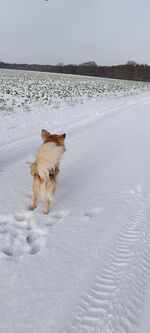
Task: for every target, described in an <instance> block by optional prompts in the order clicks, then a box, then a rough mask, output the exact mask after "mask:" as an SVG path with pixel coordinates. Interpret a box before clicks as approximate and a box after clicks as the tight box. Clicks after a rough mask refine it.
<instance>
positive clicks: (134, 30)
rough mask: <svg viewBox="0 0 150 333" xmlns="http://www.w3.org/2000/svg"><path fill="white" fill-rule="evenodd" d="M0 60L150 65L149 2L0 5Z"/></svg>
mask: <svg viewBox="0 0 150 333" xmlns="http://www.w3.org/2000/svg"><path fill="white" fill-rule="evenodd" d="M0 60H2V61H6V62H17V63H22V62H25V63H38V64H57V63H58V62H64V63H65V64H68V63H76V64H79V63H82V62H85V61H89V60H93V61H95V62H96V63H97V64H98V65H115V64H123V63H126V62H127V61H128V60H134V61H136V62H138V63H147V64H150V0H48V1H45V0H0Z"/></svg>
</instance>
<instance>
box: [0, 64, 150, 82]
mask: <svg viewBox="0 0 150 333" xmlns="http://www.w3.org/2000/svg"><path fill="white" fill-rule="evenodd" d="M0 68H6V69H19V70H29V71H39V72H51V73H63V74H73V75H87V76H96V77H104V78H113V79H125V80H138V81H150V66H148V65H139V64H136V63H134V61H128V62H127V64H124V65H118V66H97V65H96V64H95V63H94V62H87V63H83V64H80V65H72V64H69V65H64V64H58V65H37V64H32V65H29V64H16V63H14V64H11V63H5V62H3V61H1V62H0Z"/></svg>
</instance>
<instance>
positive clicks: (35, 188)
mask: <svg viewBox="0 0 150 333" xmlns="http://www.w3.org/2000/svg"><path fill="white" fill-rule="evenodd" d="M39 187H40V181H39V179H38V177H37V176H33V187H32V189H33V201H32V204H31V205H30V210H34V209H35V208H37V199H38V193H39Z"/></svg>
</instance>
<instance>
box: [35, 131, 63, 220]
mask: <svg viewBox="0 0 150 333" xmlns="http://www.w3.org/2000/svg"><path fill="white" fill-rule="evenodd" d="M41 137H42V140H43V144H42V145H41V146H40V147H39V149H38V150H37V153H36V156H35V162H34V163H32V164H30V172H31V175H32V176H33V202H32V205H31V206H30V209H31V210H33V209H35V208H36V207H37V200H38V198H40V199H42V200H46V206H45V208H44V210H43V212H44V213H45V214H48V213H49V209H50V205H51V204H52V202H53V196H54V193H55V189H56V183H57V176H58V173H59V164H60V160H61V157H62V155H63V153H64V151H65V145H64V142H65V137H66V134H65V133H64V134H60V135H57V134H50V132H48V131H46V130H42V132H41Z"/></svg>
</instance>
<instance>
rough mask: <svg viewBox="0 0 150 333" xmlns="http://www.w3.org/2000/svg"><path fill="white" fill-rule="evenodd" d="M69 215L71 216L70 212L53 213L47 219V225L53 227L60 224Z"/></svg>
mask: <svg viewBox="0 0 150 333" xmlns="http://www.w3.org/2000/svg"><path fill="white" fill-rule="evenodd" d="M68 215H70V211H69V210H61V211H59V212H57V213H52V214H50V215H49V218H47V219H45V225H46V226H47V227H51V226H53V225H54V224H56V223H58V222H62V221H63V219H64V218H65V217H67V216H68Z"/></svg>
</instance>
